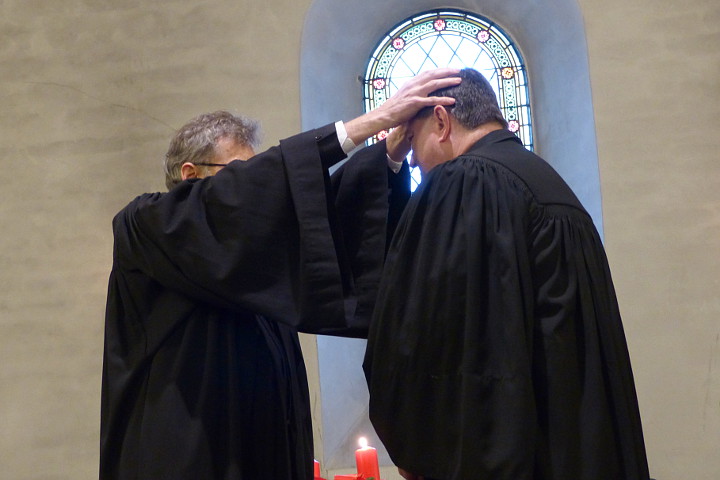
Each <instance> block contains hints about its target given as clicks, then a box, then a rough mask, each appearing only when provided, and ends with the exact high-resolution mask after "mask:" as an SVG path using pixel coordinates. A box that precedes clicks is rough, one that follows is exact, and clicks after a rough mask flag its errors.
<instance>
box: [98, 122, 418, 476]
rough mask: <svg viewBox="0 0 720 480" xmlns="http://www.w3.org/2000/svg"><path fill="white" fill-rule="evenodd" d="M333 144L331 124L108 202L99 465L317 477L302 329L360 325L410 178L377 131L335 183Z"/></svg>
mask: <svg viewBox="0 0 720 480" xmlns="http://www.w3.org/2000/svg"><path fill="white" fill-rule="evenodd" d="M344 156H345V155H344V153H343V152H342V149H341V148H340V145H339V144H338V142H337V136H336V134H335V130H334V128H333V126H332V125H329V126H327V127H325V128H323V129H319V130H316V131H312V132H308V133H305V134H301V135H298V136H295V137H291V138H289V139H287V140H284V141H281V142H280V146H279V147H274V148H272V149H270V150H268V151H267V152H264V153H262V154H259V155H257V156H256V157H254V158H252V159H250V160H248V161H247V162H241V161H236V162H232V163H231V164H230V165H228V166H227V167H225V168H224V169H223V170H221V171H220V172H219V173H218V174H217V175H215V176H213V177H209V178H206V179H202V180H191V181H187V182H183V183H182V184H180V185H179V186H177V187H176V188H174V189H173V190H172V191H170V192H168V193H155V194H145V195H142V196H140V197H138V198H136V199H135V200H134V201H133V202H131V203H130V204H129V205H128V206H127V207H126V208H124V209H123V210H122V211H121V212H120V213H119V214H118V215H117V216H116V217H115V219H114V220H113V231H114V235H115V244H114V257H113V267H112V272H111V275H110V281H109V289H108V300H107V310H106V319H105V351H104V363H103V383H102V413H101V417H102V419H101V448H100V478H102V479H147V480H150V479H152V480H161V479H172V480H182V479H188V480H189V479H192V480H198V479H203V480H209V479H223V480H238V479H246V480H260V479H273V480H284V479H288V480H290V479H293V480H295V479H303V480H304V479H309V478H312V470H313V467H312V459H313V445H312V425H311V417H310V404H309V395H308V386H307V379H306V374H305V366H304V363H303V359H302V354H301V350H300V346H299V342H298V337H297V331H298V330H299V331H303V332H310V333H318V334H336V335H345V336H365V335H366V333H367V327H368V323H369V319H370V312H371V311H372V308H373V304H374V301H375V296H376V293H377V286H378V283H379V278H380V271H381V268H382V262H383V260H384V254H385V251H386V238H387V237H388V236H389V233H387V230H386V228H387V227H386V221H387V219H388V215H389V204H388V202H389V199H390V200H393V199H395V197H396V196H397V195H396V194H394V195H391V196H390V197H389V196H388V188H389V187H398V188H400V189H401V190H402V189H405V190H407V188H408V187H407V185H408V184H409V177H408V175H407V172H405V173H404V175H400V176H392V177H391V178H392V185H391V184H389V183H388V180H387V179H388V178H389V176H388V171H389V169H388V168H387V163H386V161H385V147H384V144H378V145H376V146H373V147H371V148H369V149H366V150H364V151H363V152H361V153H360V154H358V155H356V156H355V157H354V158H353V159H351V160H350V161H348V162H347V163H346V165H345V166H344V167H343V168H342V170H341V171H340V172H338V174H337V178H335V179H334V180H333V182H332V183H331V181H330V179H329V177H328V174H327V170H326V168H327V167H328V166H330V165H331V164H333V163H334V162H337V161H338V160H341V159H342V158H344ZM398 198H401V199H402V198H403V197H402V195H401V196H400V197H398ZM393 201H394V200H393ZM356 208H362V212H355V213H353V212H350V210H351V209H356ZM398 208H401V206H400V207H397V206H395V207H393V208H392V210H396V209H398ZM350 219H353V221H349V220H350ZM363 232H366V233H363ZM345 239H355V240H356V241H355V243H353V242H350V241H347V242H346V241H345Z"/></svg>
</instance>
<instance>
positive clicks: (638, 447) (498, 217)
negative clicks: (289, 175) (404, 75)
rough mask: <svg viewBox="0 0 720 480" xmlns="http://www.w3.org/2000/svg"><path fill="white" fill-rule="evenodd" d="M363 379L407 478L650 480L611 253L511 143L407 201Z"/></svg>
mask: <svg viewBox="0 0 720 480" xmlns="http://www.w3.org/2000/svg"><path fill="white" fill-rule="evenodd" d="M364 368H365V371H366V375H367V379H368V384H369V390H370V419H371V420H372V423H373V425H374V426H375V429H376V430H377V433H378V434H379V436H380V438H381V440H382V441H383V443H384V444H385V446H386V447H387V449H388V452H389V453H390V456H391V457H392V459H393V460H394V462H395V463H396V464H397V465H398V466H399V467H402V468H404V469H405V470H408V471H410V472H413V473H416V474H421V475H425V476H427V477H430V478H435V479H441V480H451V479H464V480H468V479H473V480H485V479H487V480H528V479H534V480H541V479H542V480H547V479H556V480H570V479H572V480H591V479H593V480H610V479H612V480H622V479H638V480H639V479H642V480H647V479H648V467H647V460H646V454H645V447H644V443H643V435H642V428H641V422H640V415H639V411H638V403H637V397H636V393H635V387H634V383H633V375H632V371H631V368H630V360H629V355H628V351H627V346H626V341H625V337H624V333H623V327H622V324H621V319H620V314H619V311H618V305H617V301H616V297H615V292H614V289H613V284H612V281H611V277H610V271H609V269H608V263H607V260H606V256H605V253H604V249H603V245H602V242H601V239H600V237H599V235H598V233H597V231H596V229H595V226H594V225H593V222H592V219H591V218H590V216H589V215H588V214H587V212H586V211H585V210H584V209H583V207H582V206H581V204H580V202H579V201H578V200H577V198H576V197H575V195H574V194H573V193H572V191H571V190H570V188H569V187H568V186H567V185H566V184H565V182H564V181H563V180H562V179H561V178H560V177H559V176H558V175H557V173H556V172H555V171H554V170H553V169H552V168H551V167H550V166H549V165H548V164H547V163H545V162H544V161H543V160H542V159H540V158H539V157H537V156H536V155H534V154H532V153H530V152H528V151H527V150H526V149H524V148H523V146H522V145H521V143H520V141H519V140H518V139H517V138H516V137H515V136H514V135H513V134H511V133H510V132H508V131H506V130H500V131H496V132H492V133H490V134H489V135H487V136H485V137H483V138H482V139H481V140H480V141H479V142H478V143H477V144H476V145H474V146H473V147H472V148H471V149H470V151H469V152H468V153H467V154H465V155H462V156H461V157H459V158H456V159H455V160H453V161H450V162H447V163H444V164H442V165H440V166H437V167H436V168H434V169H433V170H432V171H431V172H430V173H429V175H427V177H426V178H424V179H423V182H422V185H421V186H420V188H419V189H418V190H417V191H416V192H415V194H414V195H413V197H412V199H411V200H410V203H409V204H408V206H407V208H406V211H405V213H404V215H403V217H402V219H401V220H400V224H399V225H398V228H397V231H396V232H395V236H394V238H393V241H392V244H391V246H390V251H389V253H388V258H387V263H386V270H385V272H384V274H383V280H382V284H381V290H380V295H379V297H378V304H377V309H376V312H375V314H374V317H373V322H372V324H371V329H370V334H369V341H368V350H367V354H366V357H365V363H364Z"/></svg>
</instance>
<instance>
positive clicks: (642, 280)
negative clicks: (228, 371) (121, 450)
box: [0, 0, 720, 480]
mask: <svg viewBox="0 0 720 480" xmlns="http://www.w3.org/2000/svg"><path fill="white" fill-rule="evenodd" d="M310 4H311V0H301V1H300V2H291V1H290V0H271V1H269V2H256V1H250V0H239V1H232V2H231V1H226V0H205V1H190V0H168V1H164V2H156V3H151V2H140V1H137V0H113V1H109V0H65V1H63V2H57V1H52V0H4V1H3V2H1V3H0V162H2V168H3V171H4V175H3V176H2V177H1V178H0V230H1V231H2V234H1V235H0V465H2V473H0V477H2V478H8V479H13V480H15V479H17V480H26V479H43V480H46V479H51V480H52V479H67V480H71V479H72V480H78V479H91V478H97V452H98V437H99V415H100V374H101V368H102V358H101V354H102V329H103V312H104V303H105V289H106V281H107V275H108V273H109V268H110V261H111V251H112V250H111V249H112V238H111V235H110V221H111V219H112V216H113V215H114V214H115V213H116V212H117V211H118V210H119V209H120V208H121V207H122V206H124V204H125V203H127V201H129V200H130V199H132V198H133V197H134V196H136V195H138V194H140V193H142V192H145V191H154V190H159V189H161V188H162V185H163V182H162V177H161V169H160V162H161V160H162V156H163V154H164V152H165V148H166V146H167V143H168V140H169V138H170V136H171V134H172V132H173V130H174V129H176V128H177V127H179V126H180V125H181V124H182V123H183V122H185V121H186V120H187V119H189V118H190V117H192V116H194V115H196V114H198V113H201V112H204V111H209V110H214V109H218V108H225V109H230V110H233V111H238V112H242V113H245V114H247V115H250V116H253V117H256V118H258V119H259V120H260V121H261V122H262V124H263V127H264V131H265V145H266V146H270V145H272V144H274V143H275V142H276V141H277V139H279V138H282V137H285V136H288V135H291V134H292V133H295V132H296V131H297V130H299V129H300V100H299V98H300V96H299V92H300V88H299V85H298V81H299V55H300V53H299V52H300V45H299V44H300V38H301V34H302V28H303V18H304V15H305V13H306V12H307V11H308V9H309V7H310ZM579 4H580V9H581V11H582V14H583V17H584V21H585V28H586V32H587V36H588V38H587V43H588V54H589V63H590V75H591V78H590V81H591V86H592V91H593V102H594V110H595V114H596V119H595V120H596V133H597V141H598V157H599V160H600V165H599V166H600V176H601V185H602V192H603V212H604V228H605V241H606V245H607V247H608V254H609V257H610V262H611V267H612V270H613V274H614V278H615V281H616V287H617V290H618V295H619V298H620V302H621V308H622V311H623V314H624V318H625V326H626V333H627V336H628V339H629V343H630V348H631V355H632V359H633V364H634V367H635V375H636V381H637V386H638V392H639V396H640V401H641V409H642V414H643V421H644V425H645V431H646V437H647V445H648V451H649V455H650V461H651V471H652V473H653V476H654V477H655V478H657V479H658V480H674V479H684V478H692V479H698V480H710V479H716V478H718V475H720V457H719V456H718V455H717V452H718V451H720V433H719V432H720V320H718V319H720V274H719V273H718V272H720V165H719V164H718V151H719V150H720V137H719V136H718V135H717V134H716V133H714V131H713V130H714V128H713V127H714V126H715V124H716V123H717V119H718V118H720V48H719V47H720V5H718V3H717V1H716V0H688V2H684V3H682V4H681V3H678V2H670V1H668V0H660V1H651V0H636V1H634V2H630V3H628V2H625V1H622V0H580V1H579ZM358 5H361V3H358ZM330 41H332V39H328V42H330ZM318 73H319V74H322V72H318ZM342 81H352V79H342ZM317 101H318V102H320V101H328V100H324V99H322V97H321V95H318V98H317ZM303 341H304V345H305V346H307V347H308V352H309V353H310V356H309V358H308V368H309V370H311V377H312V378H311V380H312V383H313V385H315V387H314V389H313V390H314V391H313V396H314V398H315V399H317V387H316V385H317V365H316V360H315V357H314V355H313V342H312V338H311V337H305V338H304V339H303ZM315 408H316V410H315V412H316V414H317V412H318V410H317V406H315ZM316 418H317V417H316ZM316 432H317V433H318V435H319V436H320V435H321V434H322V431H321V430H320V426H319V422H318V426H317V427H316Z"/></svg>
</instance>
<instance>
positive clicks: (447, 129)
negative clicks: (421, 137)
mask: <svg viewBox="0 0 720 480" xmlns="http://www.w3.org/2000/svg"><path fill="white" fill-rule="evenodd" d="M433 118H434V120H435V128H436V129H437V134H438V141H440V142H446V141H448V139H449V138H450V133H451V131H452V122H451V119H450V113H448V111H447V109H446V108H445V107H443V106H442V105H435V108H434V109H433Z"/></svg>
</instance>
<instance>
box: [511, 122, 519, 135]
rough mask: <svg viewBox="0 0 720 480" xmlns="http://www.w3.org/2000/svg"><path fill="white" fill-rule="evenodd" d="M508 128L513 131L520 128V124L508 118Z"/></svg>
mask: <svg viewBox="0 0 720 480" xmlns="http://www.w3.org/2000/svg"><path fill="white" fill-rule="evenodd" d="M508 130H510V131H511V132H513V133H515V132H517V131H518V130H520V124H519V123H518V122H517V120H510V121H509V122H508Z"/></svg>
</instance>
